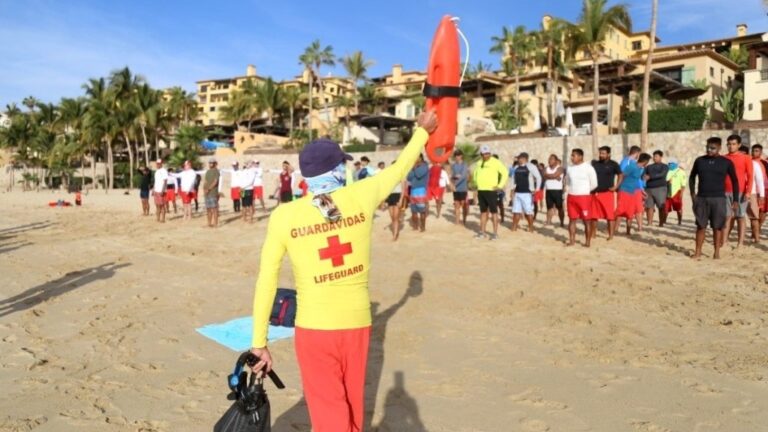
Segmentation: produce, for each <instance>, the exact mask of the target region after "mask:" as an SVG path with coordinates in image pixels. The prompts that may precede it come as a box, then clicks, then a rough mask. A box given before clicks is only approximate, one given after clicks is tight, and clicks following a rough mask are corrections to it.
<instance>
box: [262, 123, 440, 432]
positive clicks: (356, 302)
mask: <svg viewBox="0 0 768 432" xmlns="http://www.w3.org/2000/svg"><path fill="white" fill-rule="evenodd" d="M417 124H418V125H419V127H418V128H417V129H416V130H415V131H414V133H413V137H412V138H411V141H410V142H409V143H408V145H407V146H406V147H405V149H404V150H403V151H402V153H401V154H400V155H399V156H398V159H397V163H395V164H394V165H392V166H390V167H389V168H387V169H385V170H383V171H382V172H380V173H378V174H376V176H374V177H372V178H370V179H368V180H366V181H362V182H356V183H353V184H351V185H346V181H345V180H346V166H345V161H346V160H349V159H351V158H352V157H351V156H349V155H347V154H345V153H344V152H343V151H342V150H341V148H340V147H339V145H338V144H337V143H335V142H333V141H330V140H316V141H312V142H310V143H309V144H307V145H306V146H305V147H304V149H303V150H302V152H301V154H300V155H299V167H300V168H301V174H302V176H303V177H304V178H305V179H306V181H307V184H308V185H309V193H310V195H309V196H308V197H307V198H304V199H300V200H296V201H294V202H291V203H287V204H284V205H280V206H279V207H278V208H277V209H276V210H275V211H274V212H273V213H272V216H271V217H270V218H269V225H268V228H267V234H266V238H265V239H264V245H263V247H262V250H261V264H260V265H259V277H258V280H257V282H256V295H255V297H254V301H253V337H252V347H253V348H251V352H252V353H254V354H255V355H257V356H258V357H259V359H260V361H259V362H258V363H257V364H255V365H254V366H253V367H252V369H253V371H254V372H258V371H260V370H262V369H264V370H265V371H269V370H271V369H272V365H273V359H272V356H271V354H270V352H269V349H268V348H267V330H268V328H269V316H270V313H271V312H272V306H273V304H274V300H275V294H276V292H277V285H278V278H279V275H280V266H281V263H282V262H283V257H284V256H285V255H286V254H287V255H288V256H289V257H290V258H291V263H292V265H291V267H292V268H293V274H294V279H295V281H296V291H297V293H298V298H299V299H300V300H299V303H298V310H297V311H296V329H295V330H296V331H295V338H294V343H295V348H296V359H297V362H298V365H299V370H300V371H301V381H302V388H303V390H304V398H305V399H306V402H307V408H308V409H309V417H310V420H311V423H312V424H311V429H312V430H314V431H318V432H325V431H329V432H336V431H346V432H352V431H361V430H363V427H364V421H365V410H364V401H365V376H366V369H367V363H368V348H369V345H370V337H371V300H370V294H369V292H368V289H369V288H368V287H369V276H370V274H371V268H370V267H371V243H372V238H371V234H372V229H373V220H374V214H375V210H376V208H377V207H378V205H379V203H381V202H382V201H383V200H384V199H385V198H386V197H387V196H388V195H389V194H390V193H391V191H392V190H393V189H394V188H395V186H396V185H397V184H398V183H399V182H402V181H403V178H405V176H406V174H407V173H408V171H409V170H410V169H411V167H412V166H413V165H414V162H415V161H416V159H417V158H418V155H419V154H420V153H421V151H422V150H423V148H424V145H425V144H426V143H427V140H428V138H429V134H430V133H432V132H434V131H435V129H436V128H437V117H436V115H435V114H434V112H432V111H428V112H424V113H422V114H421V115H420V116H419V118H418V120H417ZM424 168H425V170H426V166H425V167H424Z"/></svg>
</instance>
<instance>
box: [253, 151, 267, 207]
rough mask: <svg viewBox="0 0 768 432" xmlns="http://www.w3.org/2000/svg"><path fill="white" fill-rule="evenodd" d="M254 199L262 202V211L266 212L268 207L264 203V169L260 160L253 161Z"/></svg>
mask: <svg viewBox="0 0 768 432" xmlns="http://www.w3.org/2000/svg"><path fill="white" fill-rule="evenodd" d="M252 165H253V168H252V169H253V174H254V177H253V199H254V200H259V203H261V211H262V212H264V213H266V211H267V207H266V206H265V205H264V170H263V169H262V168H261V164H260V163H259V161H253V162H252Z"/></svg>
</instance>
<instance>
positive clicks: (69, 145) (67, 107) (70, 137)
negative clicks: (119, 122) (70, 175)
mask: <svg viewBox="0 0 768 432" xmlns="http://www.w3.org/2000/svg"><path fill="white" fill-rule="evenodd" d="M85 116H86V101H85V99H84V98H82V97H80V98H77V99H71V98H62V99H61V102H59V121H60V122H61V125H62V129H63V131H64V138H65V143H64V144H59V143H57V144H59V145H60V146H61V147H62V151H63V153H64V154H66V155H67V156H68V157H69V158H70V161H69V162H68V164H67V166H69V163H70V162H71V161H74V160H76V159H78V158H79V159H80V174H81V185H83V186H84V185H85V172H84V170H85V160H84V159H85V151H86V142H85V140H84V138H83V122H84V121H85Z"/></svg>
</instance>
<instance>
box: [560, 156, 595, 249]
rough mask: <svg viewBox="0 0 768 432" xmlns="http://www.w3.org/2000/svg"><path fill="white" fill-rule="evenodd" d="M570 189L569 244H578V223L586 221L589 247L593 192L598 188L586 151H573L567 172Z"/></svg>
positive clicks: (566, 176) (587, 245) (586, 244)
mask: <svg viewBox="0 0 768 432" xmlns="http://www.w3.org/2000/svg"><path fill="white" fill-rule="evenodd" d="M565 180H566V187H567V188H568V243H567V244H566V245H567V246H573V245H575V244H576V221H578V220H582V221H584V234H585V238H586V242H585V243H584V246H585V247H589V246H590V243H591V240H592V234H591V223H590V220H591V219H592V195H591V194H592V191H593V190H595V188H596V187H597V173H596V172H595V169H594V168H592V165H591V164H588V163H584V151H583V150H582V149H578V148H577V149H573V150H572V151H571V165H570V166H569V167H568V169H567V170H566V171H565Z"/></svg>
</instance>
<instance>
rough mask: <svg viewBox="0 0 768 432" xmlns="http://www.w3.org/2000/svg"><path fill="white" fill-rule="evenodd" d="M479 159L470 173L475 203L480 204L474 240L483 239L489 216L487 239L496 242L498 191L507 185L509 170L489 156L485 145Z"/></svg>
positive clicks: (481, 148)
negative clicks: (491, 230)
mask: <svg viewBox="0 0 768 432" xmlns="http://www.w3.org/2000/svg"><path fill="white" fill-rule="evenodd" d="M480 157H481V158H482V159H481V160H480V161H479V162H477V165H475V169H474V170H473V172H472V176H473V177H474V180H475V184H476V185H477V201H478V204H480V232H479V233H477V234H476V235H475V238H478V239H483V238H485V236H486V230H485V228H486V227H487V226H488V215H489V214H490V218H491V222H492V224H493V234H491V235H490V236H489V238H490V239H491V240H496V239H498V238H499V191H501V190H503V189H504V186H505V185H506V184H507V180H508V179H509V169H507V167H505V166H504V164H503V163H501V161H500V160H498V159H497V158H495V157H493V156H492V155H491V148H490V147H488V146H487V145H483V146H482V147H480Z"/></svg>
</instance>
